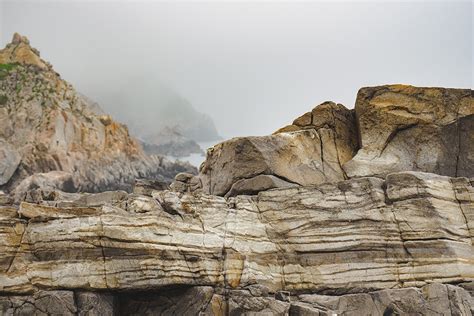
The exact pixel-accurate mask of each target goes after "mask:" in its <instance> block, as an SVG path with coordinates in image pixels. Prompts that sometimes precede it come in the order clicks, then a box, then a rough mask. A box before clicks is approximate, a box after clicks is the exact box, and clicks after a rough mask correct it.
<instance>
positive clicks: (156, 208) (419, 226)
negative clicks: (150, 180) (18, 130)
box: [0, 172, 474, 315]
mask: <svg viewBox="0 0 474 316" xmlns="http://www.w3.org/2000/svg"><path fill="white" fill-rule="evenodd" d="M42 196H43V197H42V198H40V199H37V200H36V201H32V202H23V203H21V204H20V205H19V207H18V208H15V207H14V206H12V205H10V206H8V205H5V206H3V208H4V210H3V211H2V212H1V214H2V215H1V217H0V225H1V226H0V245H1V247H0V253H1V257H2V258H3V260H2V261H1V265H0V268H1V273H0V291H1V292H2V293H8V297H7V298H5V300H6V301H7V302H10V303H8V304H10V305H8V304H7V303H5V306H7V305H8V306H13V305H12V304H17V303H15V302H17V301H16V299H15V300H14V302H13V303H12V298H11V297H10V296H12V295H14V296H18V295H20V296H21V297H23V299H30V300H31V299H34V300H35V302H36V299H35V298H34V295H38V294H33V298H30V296H31V295H32V294H30V293H38V291H39V290H41V291H48V292H50V291H53V292H54V293H56V291H60V290H64V289H70V291H73V292H76V291H86V292H87V291H89V292H91V291H92V292H95V291H100V292H101V293H102V292H104V293H108V294H110V295H112V296H113V297H117V295H119V296H120V295H122V297H123V294H120V293H119V292H121V291H127V292H129V293H137V294H136V295H135V294H130V295H126V297H127V299H128V300H130V303H127V304H125V305H121V306H122V307H120V308H119V309H120V310H121V311H122V312H123V311H126V314H129V313H130V314H133V313H136V314H137V315H140V314H143V313H146V311H147V309H149V310H150V311H154V312H156V313H158V314H160V313H163V314H166V313H165V311H166V310H168V309H170V310H173V311H175V314H179V312H178V310H179V308H184V307H183V306H184V305H183V304H191V305H192V306H193V307H189V306H188V307H186V308H187V309H189V308H197V309H198V310H200V311H203V312H206V313H207V314H211V315H212V314H213V313H214V315H222V313H224V311H232V310H234V311H238V312H235V313H237V314H241V313H244V312H246V311H254V312H259V311H264V310H265V311H267V312H269V311H270V313H271V314H281V315H284V314H285V313H289V312H290V311H292V312H291V313H293V314H294V313H296V314H295V315H300V314H302V313H303V311H304V312H311V313H313V314H310V315H317V314H315V313H316V311H318V310H319V311H324V310H340V309H342V310H344V309H345V308H349V307H344V306H349V305H350V306H351V308H352V307H354V306H356V307H357V306H358V307H357V308H358V309H359V311H361V312H362V311H366V310H367V311H370V313H368V314H370V315H377V311H380V308H383V309H385V310H393V313H395V312H397V311H398V312H407V313H408V312H409V311H412V310H414V311H418V310H419V311H425V312H427V311H429V310H430V308H431V307H429V306H430V304H434V305H435V306H437V307H436V308H444V309H445V310H446V309H447V308H448V307H449V306H451V305H453V304H454V305H456V307H455V308H456V309H457V310H463V311H469V310H470V308H472V304H471V303H472V298H471V296H470V294H469V292H468V291H467V290H464V289H463V288H461V287H457V286H452V285H448V286H446V285H441V284H440V285H433V284H432V283H448V284H462V283H466V282H472V281H473V276H474V265H473V262H474V248H473V245H472V238H473V231H472V225H471V223H472V222H473V218H474V204H473V199H472V197H473V196H474V189H473V187H472V184H471V183H470V182H469V181H468V180H467V179H465V178H450V177H445V176H440V175H435V174H428V173H420V172H401V173H394V174H390V175H389V176H387V178H386V179H385V180H382V179H379V178H371V177H367V178H359V179H350V180H345V181H340V182H336V183H332V184H322V185H317V186H307V187H293V188H283V189H274V190H269V191H265V192H260V193H259V194H258V196H256V197H249V196H238V197H234V198H228V199H226V198H223V197H218V196H212V195H206V194H201V193H200V194H182V193H176V192H171V191H153V193H152V196H146V195H139V194H127V193H125V192H123V193H120V194H119V193H115V192H111V193H100V194H91V195H85V196H84V195H82V194H69V195H68V194H62V195H61V193H56V194H52V193H51V194H49V195H46V194H43V195H42ZM177 286H179V287H177ZM196 287H198V288H196ZM411 288H413V289H411ZM418 288H422V289H421V290H419V289H418ZM252 289H253V291H254V292H255V293H253V294H252ZM187 291H204V292H199V295H197V294H193V295H191V296H193V298H194V299H196V300H198V301H199V303H197V302H196V303H193V302H192V300H190V299H183V300H182V301H181V300H180V299H178V298H176V297H175V296H176V295H177V296H180V295H187V294H186V293H187ZM281 291H287V292H289V295H290V296H294V297H297V303H296V302H293V303H294V304H293V303H291V302H290V303H289V302H282V301H281V300H275V299H274V298H272V296H275V295H276V294H277V293H279V292H281ZM142 292H146V295H145V296H143V295H139V294H138V293H142ZM173 293H175V294H173ZM316 293H317V294H316ZM364 293H368V294H364ZM374 293H376V294H374ZM450 293H451V294H450ZM54 295H56V294H54ZM147 295H151V296H152V297H154V298H153V299H150V300H147V299H146V297H148V296H147ZM163 295H164V296H166V295H171V297H174V298H169V297H162V296H163ZM325 295H329V296H325ZM155 296H158V297H155ZM55 297H56V296H55ZM61 297H62V296H61ZM107 297H109V296H107ZM144 297H145V298H144ZM436 297H438V298H439V300H440V301H439V302H438V301H436V303H433V300H435V298H436ZM454 297H455V299H454ZM55 299H57V298H55ZM109 299H110V297H109ZM361 300H362V301H364V302H365V301H366V303H364V304H362V303H360V302H361ZM443 300H444V301H443ZM121 301H122V300H121ZM161 301H163V303H159V302H161ZM352 301H357V302H359V303H358V304H359V305H357V304H356V305H354V304H355V303H350V302H352ZM165 302H166V304H165ZM206 302H207V303H206ZM442 302H444V303H443V304H444V305H439V304H441V303H442ZM18 304H19V303H18ZM29 304H30V305H31V304H32V305H33V306H35V304H36V303H34V304H33V303H29ZM292 304H293V305H292ZM109 305H110V304H109ZM114 306H115V305H114ZM380 306H383V307H380ZM443 306H444V307H443ZM11 308H13V307H11ZM29 308H33V307H29ZM38 308H39V307H38ZM114 308H115V307H114ZM363 308H365V309H363ZM39 309H40V308H39ZM70 309H71V311H73V312H74V311H75V310H77V309H78V307H77V306H76V305H74V304H73V305H72V307H71V308H70ZM319 311H318V312H319ZM298 313H299V314H298ZM463 313H464V312H463ZM463 313H460V315H467V314H466V313H467V312H465V313H464V314H463Z"/></svg>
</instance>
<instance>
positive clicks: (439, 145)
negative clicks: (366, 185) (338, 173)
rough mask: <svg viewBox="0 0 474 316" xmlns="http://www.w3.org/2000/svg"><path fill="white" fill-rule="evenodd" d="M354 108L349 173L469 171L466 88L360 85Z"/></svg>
mask: <svg viewBox="0 0 474 316" xmlns="http://www.w3.org/2000/svg"><path fill="white" fill-rule="evenodd" d="M355 111H356V116H357V122H358V125H359V133H360V143H361V149H360V150H359V151H358V153H357V155H356V156H355V157H354V158H353V159H352V160H351V161H349V162H348V163H346V164H345V165H344V169H345V170H346V172H347V175H348V176H349V177H360V176H372V175H373V176H384V175H387V174H389V173H391V172H398V171H404V170H413V171H424V172H433V173H437V174H441V175H448V176H454V177H456V176H463V177H473V176H474V148H473V145H472V144H474V128H473V126H474V101H473V97H472V90H469V89H444V88H418V87H412V86H405V85H389V86H380V87H370V88H362V89H360V90H359V93H358V95H357V101H356V106H355Z"/></svg>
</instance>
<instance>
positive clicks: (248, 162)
mask: <svg viewBox="0 0 474 316" xmlns="http://www.w3.org/2000/svg"><path fill="white" fill-rule="evenodd" d="M357 141H358V140H357V134H356V126H355V121H354V116H353V113H352V111H350V110H348V109H346V108H345V107H344V106H342V105H340V104H335V103H333V102H326V103H323V104H321V105H319V106H318V107H316V108H315V109H314V110H313V111H312V112H309V113H306V114H305V115H303V116H301V117H300V118H298V119H296V120H295V121H294V122H293V125H290V126H287V127H284V128H282V129H280V130H279V131H277V132H276V133H275V134H273V135H270V136H259V137H241V138H234V139H231V140H229V141H225V142H222V143H220V144H218V145H216V146H214V147H213V148H211V149H210V150H209V151H208V153H207V158H206V161H205V162H204V163H203V165H202V166H201V169H200V175H199V179H200V183H201V184H202V191H203V192H206V193H210V194H215V195H221V196H222V195H226V194H227V195H235V194H237V193H238V192H242V193H243V192H258V191H260V190H262V189H268V188H274V187H288V186H291V185H292V184H297V185H311V184H321V183H324V182H335V181H340V180H343V179H345V174H344V170H343V169H342V164H344V163H345V162H346V161H348V160H349V159H351V158H352V157H353V155H354V154H355V152H356V150H357V146H358V145H357ZM263 175H265V176H271V177H272V178H268V177H267V178H266V179H267V181H268V179H273V180H272V181H271V182H272V183H271V184H268V183H267V184H265V185H263V186H262V183H261V180H262V178H261V176H263ZM256 177H260V178H256ZM275 177H276V178H278V181H274V178H275ZM234 185H235V186H237V187H235V188H234V187H233V186H234Z"/></svg>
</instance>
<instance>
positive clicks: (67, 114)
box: [0, 34, 193, 197]
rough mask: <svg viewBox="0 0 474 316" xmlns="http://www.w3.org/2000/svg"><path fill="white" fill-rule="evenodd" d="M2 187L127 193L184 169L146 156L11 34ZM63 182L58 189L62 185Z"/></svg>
mask: <svg viewBox="0 0 474 316" xmlns="http://www.w3.org/2000/svg"><path fill="white" fill-rule="evenodd" d="M0 68H1V69H2V72H1V73H0V159H1V160H0V188H1V189H3V190H14V191H15V193H16V194H17V196H19V197H20V196H22V195H23V194H24V193H25V192H26V191H27V190H29V189H33V188H36V187H38V185H40V184H44V185H45V186H46V187H48V188H54V187H56V188H59V189H62V190H70V191H86V192H87V191H90V192H97V191H103V190H107V189H109V190H110V189H127V190H130V189H131V186H132V184H133V181H134V179H135V178H161V179H163V180H167V179H169V180H171V179H172V178H173V177H174V175H175V174H176V173H179V172H183V171H187V172H193V167H192V166H190V165H187V164H180V163H172V162H170V161H167V160H166V159H164V158H163V157H159V156H147V155H146V154H145V153H144V152H143V150H142V148H141V147H140V145H138V143H137V142H136V141H135V140H134V139H133V138H131V137H130V135H129V133H128V129H127V127H126V126H124V125H122V124H119V123H117V122H115V121H114V120H113V119H112V118H111V117H110V116H108V115H103V114H101V113H98V110H97V106H96V104H94V103H93V102H91V101H90V100H89V99H87V98H85V97H83V96H82V95H80V94H78V93H77V92H76V91H75V90H74V88H73V87H72V86H71V85H70V84H68V83H67V82H66V81H64V80H62V79H61V77H60V76H59V75H58V74H57V73H56V72H54V70H53V68H52V66H51V65H50V64H48V63H47V62H45V61H43V60H42V59H41V58H40V55H39V52H38V51H37V50H36V49H34V48H32V47H31V46H30V45H29V42H28V40H27V39H26V38H25V37H22V36H20V35H18V34H15V36H14V38H13V41H12V42H11V43H10V44H8V45H7V47H6V48H5V49H3V50H1V51H0ZM63 180H64V181H65V182H64V181H63Z"/></svg>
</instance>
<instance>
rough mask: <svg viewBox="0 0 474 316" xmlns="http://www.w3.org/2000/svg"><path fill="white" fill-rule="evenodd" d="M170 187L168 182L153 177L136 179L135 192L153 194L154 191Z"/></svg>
mask: <svg viewBox="0 0 474 316" xmlns="http://www.w3.org/2000/svg"><path fill="white" fill-rule="evenodd" d="M167 189H169V185H168V183H166V182H164V181H159V180H151V179H135V185H134V186H133V193H135V194H142V195H148V196H151V193H152V192H153V191H161V190H167Z"/></svg>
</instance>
